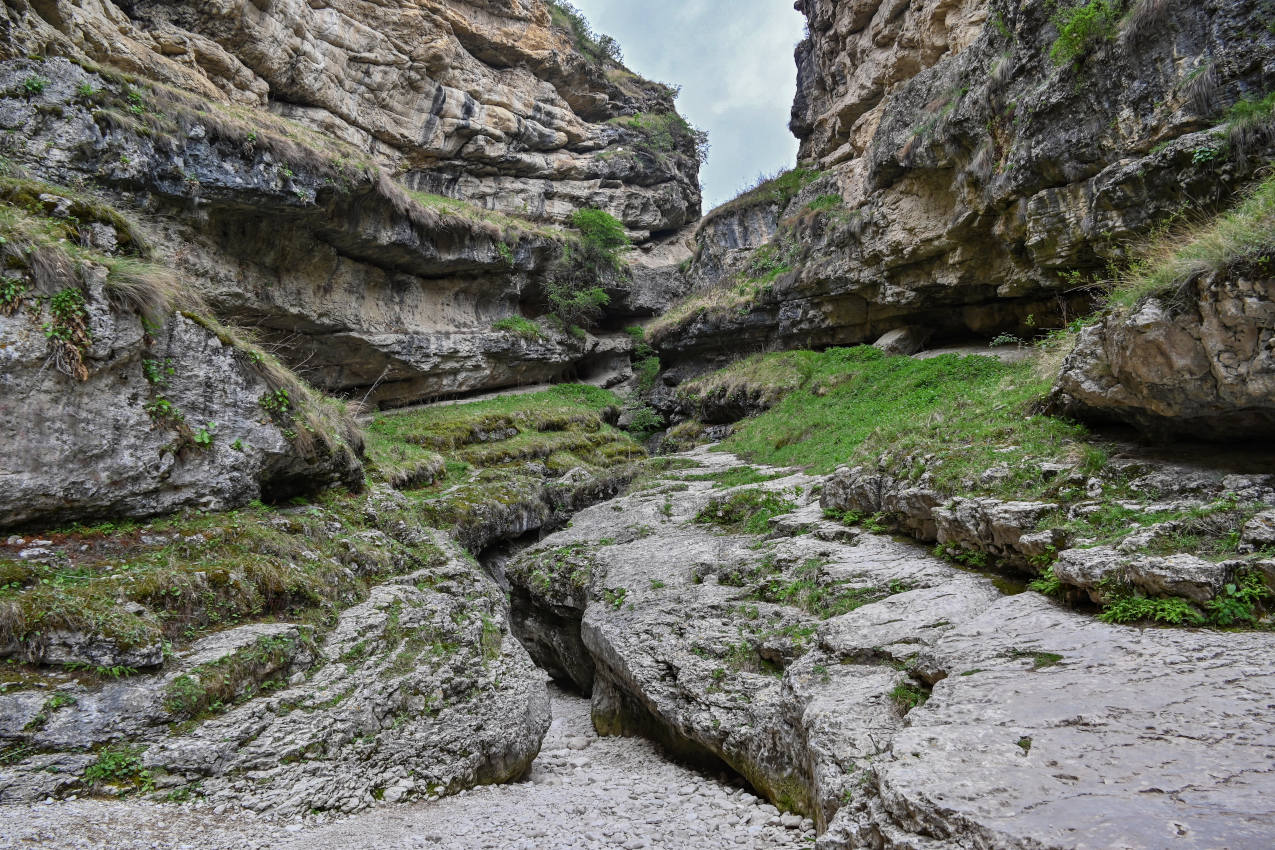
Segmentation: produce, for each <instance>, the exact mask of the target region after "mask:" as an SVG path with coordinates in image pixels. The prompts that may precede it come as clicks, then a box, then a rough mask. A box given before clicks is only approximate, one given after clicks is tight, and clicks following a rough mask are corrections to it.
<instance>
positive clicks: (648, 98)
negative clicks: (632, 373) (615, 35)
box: [0, 0, 699, 406]
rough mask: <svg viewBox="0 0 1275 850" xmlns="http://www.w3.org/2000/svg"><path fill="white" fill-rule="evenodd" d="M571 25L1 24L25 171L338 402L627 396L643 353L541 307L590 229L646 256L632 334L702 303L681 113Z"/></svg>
mask: <svg viewBox="0 0 1275 850" xmlns="http://www.w3.org/2000/svg"><path fill="white" fill-rule="evenodd" d="M555 14H557V15H558V17H554V15H551V14H550V9H549V7H548V6H547V5H546V4H545V3H543V2H540V0H535V2H506V3H498V4H478V5H473V4H464V3H461V4H457V3H448V2H437V3H435V2H430V3H425V4H419V3H392V4H388V5H386V4H367V3H362V2H349V3H344V2H343V3H337V4H329V5H326V6H323V7H322V8H318V7H312V6H311V5H309V4H306V3H300V2H287V3H279V4H271V5H269V6H268V7H261V6H259V5H256V4H253V3H248V2H244V3H229V4H220V5H216V6H208V5H207V4H201V3H189V4H182V3H179V4H173V3H121V4H118V5H117V4H115V3H111V2H104V3H92V4H81V3H71V2H66V0H58V1H57V2H52V3H43V2H41V3H27V2H25V0H24V2H21V3H16V4H14V5H12V6H9V7H6V9H5V10H4V12H3V15H4V16H5V23H6V24H7V28H6V30H5V34H4V38H3V39H0V57H4V58H3V61H2V62H0V88H2V89H3V91H2V92H0V126H2V127H4V128H7V129H9V130H11V131H12V132H11V133H9V134H8V135H7V136H6V138H5V156H6V160H7V161H10V163H11V165H12V166H14V167H15V168H12V169H10V171H11V172H12V173H13V175H14V176H17V177H31V178H34V179H37V180H42V181H48V182H50V183H53V184H57V186H66V187H76V188H77V190H79V191H84V192H87V193H88V194H90V195H92V196H97V197H102V198H105V199H106V200H108V201H109V202H111V203H113V204H116V205H118V206H120V207H121V208H124V209H127V210H129V215H130V217H135V218H137V219H138V221H137V222H136V224H137V226H138V230H139V231H140V232H144V233H145V235H146V239H147V241H148V242H150V243H152V247H153V248H154V251H155V253H156V255H157V257H158V258H159V259H160V260H161V261H162V262H164V263H165V264H168V265H171V266H172V267H174V268H175V269H176V271H177V272H178V273H179V274H180V275H181V276H182V278H183V279H184V280H185V281H187V282H189V285H190V286H191V287H192V288H194V289H196V290H198V291H199V292H200V293H201V294H203V295H204V296H205V298H206V299H207V300H208V302H209V303H210V305H211V306H212V307H213V308H214V309H215V311H216V313H217V315H218V316H219V317H220V318H222V319H225V320H229V321H233V322H235V323H239V324H244V325H249V326H252V327H254V328H256V329H258V331H259V333H260V334H261V336H262V337H263V339H264V340H265V341H267V342H268V343H269V344H270V345H271V346H272V349H273V350H276V351H277V352H278V353H279V354H280V356H281V358H282V359H284V360H285V361H287V362H288V363H290V364H292V365H303V368H304V370H305V373H306V377H307V378H309V379H310V380H311V381H313V382H314V383H316V384H317V385H318V386H320V387H322V388H323V389H325V390H328V391H330V392H334V393H337V394H341V395H345V396H356V397H358V398H360V399H363V400H366V401H368V402H369V403H373V404H379V405H381V406H397V405H402V404H407V403H413V402H418V401H421V400H427V399H432V398H438V397H449V396H455V395H462V394H466V393H471V392H476V391H482V390H489V389H498V388H504V387H510V386H516V385H526V384H535V383H542V382H547V381H553V380H560V379H562V378H567V377H570V378H577V379H584V378H597V379H600V380H606V379H607V378H612V377H614V378H617V379H618V378H620V377H622V376H623V375H624V374H625V373H626V371H625V370H626V368H627V362H628V354H629V351H630V349H631V341H630V339H629V337H627V336H626V335H623V334H619V335H616V334H611V335H603V336H601V337H593V336H590V335H582V334H580V333H578V332H576V333H568V332H567V331H568V330H569V329H568V328H564V327H560V326H559V324H558V323H556V322H553V321H550V320H549V319H548V318H547V316H546V314H547V313H549V312H550V311H551V310H550V308H551V305H550V303H549V302H548V299H547V296H546V291H545V290H546V282H547V279H548V277H549V276H550V275H551V274H554V273H557V271H558V264H559V263H560V262H562V261H564V257H565V255H566V253H567V245H568V244H569V243H570V241H571V240H572V239H573V238H575V234H574V231H572V230H570V228H569V227H568V226H567V225H569V223H570V220H571V217H572V214H573V213H574V212H576V211H577V210H580V209H585V208H595V209H602V210H606V211H607V212H610V213H612V214H614V215H615V216H616V217H617V218H618V219H619V220H620V221H621V222H622V223H623V224H624V226H625V227H626V228H627V230H628V232H629V233H630V235H631V236H632V237H633V238H634V239H635V240H636V241H637V242H638V243H640V244H641V245H642V247H643V249H644V250H643V251H642V252H641V256H642V258H643V261H642V262H641V263H639V264H638V266H639V268H638V271H637V272H636V273H635V274H633V275H632V276H627V275H623V274H615V275H611V276H610V277H611V278H613V279H609V280H605V281H603V283H604V284H605V286H606V288H607V290H608V291H609V293H610V295H611V299H612V303H611V305H610V306H609V308H608V309H609V311H610V314H611V316H610V318H611V319H613V324H618V323H619V322H620V321H621V320H627V319H630V318H632V317H640V316H650V315H653V314H654V313H655V312H658V311H659V310H660V309H661V308H662V306H663V305H664V304H666V303H667V301H668V300H669V299H671V298H672V297H675V296H676V295H678V294H680V293H681V292H682V291H684V288H685V286H684V283H683V281H682V279H681V277H680V275H677V274H676V269H677V264H678V263H679V262H680V261H681V256H666V255H668V253H669V252H668V250H667V248H668V245H669V241H668V240H669V238H672V237H673V236H674V235H675V234H677V233H678V232H679V231H680V229H682V228H683V227H684V226H685V225H687V224H688V223H690V222H692V221H694V220H695V219H697V218H698V216H699V188H698V180H697V172H698V167H699V159H698V154H697V150H696V136H695V134H694V132H693V130H692V129H691V128H690V127H689V125H687V124H686V123H685V122H684V121H683V120H682V119H681V118H680V117H679V116H678V115H677V113H676V111H675V109H674V106H673V97H674V93H673V92H672V90H671V89H668V88H666V87H665V86H662V85H660V84H658V83H652V82H648V81H646V80H642V79H641V78H639V77H637V76H635V75H633V74H632V73H630V72H628V71H627V70H625V69H623V68H622V67H621V66H619V65H617V64H616V63H615V62H613V61H612V60H610V59H605V58H600V57H599V56H595V55H586V54H587V52H588V50H590V49H592V48H590V47H589V43H588V42H587V40H584V41H582V40H581V38H580V37H578V36H571V35H570V34H569V33H568V29H569V28H564V27H563V26H562V21H561V20H560V18H561V15H560V13H555ZM336 33H341V35H340V36H339V37H338V36H337V35H336ZM573 38H575V41H577V42H579V44H578V45H577V44H576V43H574V42H573ZM581 51H584V52H581ZM31 56H50V57H58V58H51V59H47V60H32V59H29V58H27V57H31ZM62 57H66V58H62ZM107 68H110V69H122V70H124V71H128V72H130V73H132V74H135V75H136V76H127V77H126V76H123V75H121V74H119V73H118V72H117V71H116V70H106V69H107ZM28 80H30V81H33V82H32V86H31V87H30V88H28V87H27V86H26V82H27V81H28ZM53 188H54V189H56V188H57V187H56V186H55V187H53ZM453 199H455V200H453ZM678 244H680V243H678V242H677V241H676V240H674V246H675V247H674V250H673V254H674V255H676V254H678V252H679V251H680V252H682V253H684V249H683V248H677V247H676V245H678ZM542 317H544V318H543V319H542V321H540V323H539V325H540V326H539V328H538V329H536V330H530V331H529V330H528V329H527V328H528V326H527V324H526V322H525V321H523V320H529V319H537V318H542ZM502 320H506V321H508V320H513V321H515V322H521V324H519V325H516V326H515V327H513V328H510V327H508V326H507V325H506V326H499V323H501V322H502ZM531 327H533V328H534V327H535V326H534V325H533V326H531Z"/></svg>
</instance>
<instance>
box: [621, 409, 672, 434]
mask: <svg viewBox="0 0 1275 850" xmlns="http://www.w3.org/2000/svg"><path fill="white" fill-rule="evenodd" d="M663 427H664V417H663V416H660V414H659V413H657V412H655V410H654V409H653V408H651V407H649V406H647V405H645V404H643V405H640V406H638V407H636V408H634V409H633V411H632V421H631V422H630V423H629V427H628V432H629V433H630V434H632V435H633V436H634V437H636V438H637V439H639V440H645V439H646V438H647V437H649V436H651V435H652V434H654V433H655V432H656V431H658V430H660V429H661V428H663Z"/></svg>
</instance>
